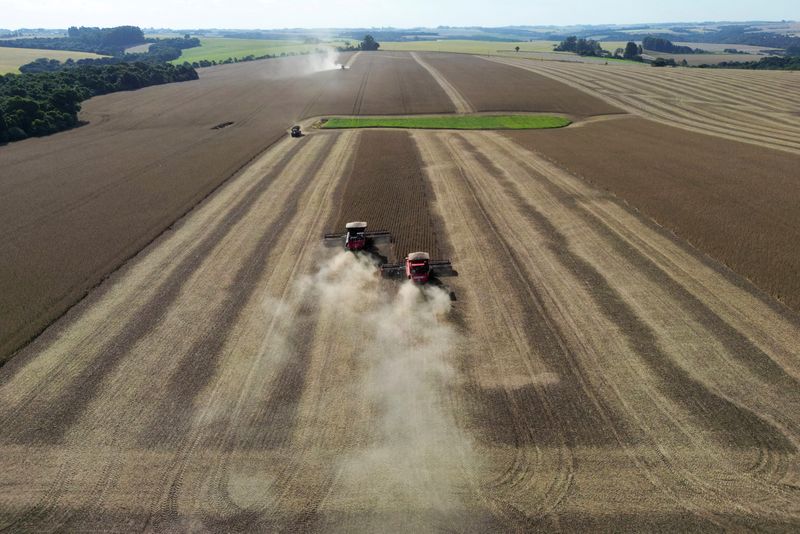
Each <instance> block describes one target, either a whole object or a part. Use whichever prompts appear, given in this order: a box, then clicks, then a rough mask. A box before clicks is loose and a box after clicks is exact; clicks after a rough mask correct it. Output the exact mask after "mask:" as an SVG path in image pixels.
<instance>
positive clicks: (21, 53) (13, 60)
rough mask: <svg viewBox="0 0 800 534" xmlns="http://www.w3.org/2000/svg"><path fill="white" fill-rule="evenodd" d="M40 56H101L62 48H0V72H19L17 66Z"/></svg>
mask: <svg viewBox="0 0 800 534" xmlns="http://www.w3.org/2000/svg"><path fill="white" fill-rule="evenodd" d="M40 57H46V58H47V59H57V60H59V61H66V60H67V59H69V58H72V59H84V58H88V57H93V58H97V57H103V56H99V55H97V54H91V53H87V52H70V51H63V50H40V49H38V48H5V47H3V48H0V74H8V73H10V72H14V73H17V72H19V67H20V66H21V65H25V64H26V63H30V62H31V61H34V60H36V59H39V58H40Z"/></svg>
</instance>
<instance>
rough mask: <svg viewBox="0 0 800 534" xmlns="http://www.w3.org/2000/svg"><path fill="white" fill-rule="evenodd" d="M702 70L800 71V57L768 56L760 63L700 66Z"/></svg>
mask: <svg viewBox="0 0 800 534" xmlns="http://www.w3.org/2000/svg"><path fill="white" fill-rule="evenodd" d="M700 68H701V69H750V70H800V55H796V56H783V57H780V56H768V57H764V58H761V59H760V60H758V61H723V62H722V63H718V64H716V65H700Z"/></svg>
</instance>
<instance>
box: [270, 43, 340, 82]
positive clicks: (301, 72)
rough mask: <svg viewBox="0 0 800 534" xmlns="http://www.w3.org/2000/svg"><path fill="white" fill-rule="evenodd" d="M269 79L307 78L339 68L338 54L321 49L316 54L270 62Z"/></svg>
mask: <svg viewBox="0 0 800 534" xmlns="http://www.w3.org/2000/svg"><path fill="white" fill-rule="evenodd" d="M270 61H271V62H272V63H271V64H270V67H271V68H270V69H269V72H268V75H267V76H268V77H269V78H270V79H279V78H291V77H296V76H308V75H311V74H316V73H318V72H324V71H329V70H335V69H340V68H341V66H342V65H341V63H340V62H339V52H337V51H336V50H335V49H334V48H331V47H327V46H326V47H321V48H319V49H317V51H316V52H311V53H310V54H302V55H297V56H289V57H285V58H277V59H274V60H270Z"/></svg>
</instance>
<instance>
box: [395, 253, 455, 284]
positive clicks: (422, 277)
mask: <svg viewBox="0 0 800 534" xmlns="http://www.w3.org/2000/svg"><path fill="white" fill-rule="evenodd" d="M457 275H458V273H457V272H456V270H455V269H453V264H452V263H451V262H450V260H432V259H431V255H430V254H428V253H427V252H412V253H410V254H409V255H408V256H406V258H405V260H404V261H403V263H386V264H384V265H381V276H383V277H384V278H403V277H405V278H407V279H408V280H411V281H412V282H414V283H415V284H427V283H428V282H431V281H434V280H436V279H437V278H440V277H445V276H457Z"/></svg>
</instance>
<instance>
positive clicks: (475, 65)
mask: <svg viewBox="0 0 800 534" xmlns="http://www.w3.org/2000/svg"><path fill="white" fill-rule="evenodd" d="M418 56H419V57H421V58H423V59H424V60H425V61H426V62H427V63H428V64H429V65H431V66H432V67H433V68H435V69H436V70H437V71H439V72H440V73H441V74H442V75H443V76H444V77H445V78H446V79H447V80H449V81H450V83H451V84H452V85H454V86H455V88H456V89H457V90H458V91H459V92H460V94H462V95H463V96H464V98H465V99H466V100H467V102H468V103H469V104H470V107H471V108H472V109H473V110H475V111H542V112H544V111H547V112H554V113H568V114H573V115H580V116H591V115H605V114H611V113H621V112H622V110H620V109H619V108H618V107H615V106H613V105H611V104H609V103H607V102H605V101H603V100H601V99H599V98H594V97H592V96H589V95H587V94H586V93H585V92H584V91H579V90H574V89H572V88H569V87H565V86H564V84H561V83H553V80H551V79H550V78H548V77H546V76H540V75H536V74H533V73H531V72H526V71H525V70H523V69H519V68H509V67H508V66H506V65H501V64H499V63H495V62H491V61H487V60H485V59H482V58H478V57H475V56H468V55H463V54H436V53H419V54H418Z"/></svg>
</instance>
